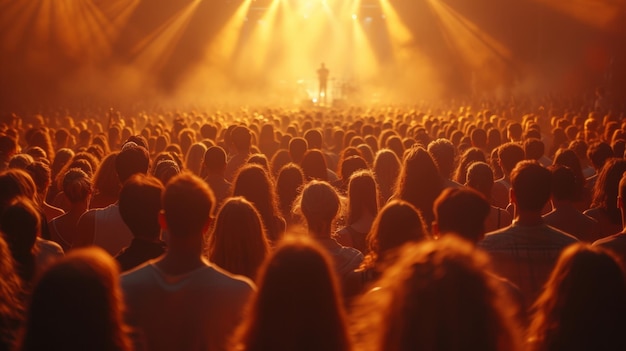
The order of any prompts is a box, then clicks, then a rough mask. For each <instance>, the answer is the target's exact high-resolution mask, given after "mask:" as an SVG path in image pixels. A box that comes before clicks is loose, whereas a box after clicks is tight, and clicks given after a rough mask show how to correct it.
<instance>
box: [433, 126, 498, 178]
mask: <svg viewBox="0 0 626 351" xmlns="http://www.w3.org/2000/svg"><path fill="white" fill-rule="evenodd" d="M486 137H487V136H486V135H485V139H486ZM428 153H429V154H430V156H431V157H432V158H433V160H434V161H435V164H436V165H437V169H438V170H439V175H441V178H442V179H443V181H444V187H446V188H449V187H452V188H460V187H461V186H462V185H461V184H459V183H457V182H455V181H454V180H452V173H453V172H454V169H455V167H454V166H455V161H456V148H455V147H454V144H452V142H451V141H449V140H448V139H443V138H439V139H437V140H434V141H431V142H430V144H428Z"/></svg>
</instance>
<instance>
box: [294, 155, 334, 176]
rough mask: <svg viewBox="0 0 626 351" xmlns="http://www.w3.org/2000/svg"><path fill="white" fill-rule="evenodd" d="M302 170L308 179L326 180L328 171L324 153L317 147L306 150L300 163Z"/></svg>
mask: <svg viewBox="0 0 626 351" xmlns="http://www.w3.org/2000/svg"><path fill="white" fill-rule="evenodd" d="M300 167H302V171H303V172H304V175H305V176H306V178H307V179H308V180H311V179H317V180H328V171H327V166H326V160H325V159H324V154H322V151H320V150H318V149H312V150H308V151H307V152H306V153H305V154H304V157H303V158H302V163H301V164H300Z"/></svg>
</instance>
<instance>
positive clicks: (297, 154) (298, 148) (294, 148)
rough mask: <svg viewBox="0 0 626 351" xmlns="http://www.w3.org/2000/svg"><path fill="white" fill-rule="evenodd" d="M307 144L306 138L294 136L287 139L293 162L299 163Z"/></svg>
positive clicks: (307, 146)
mask: <svg viewBox="0 0 626 351" xmlns="http://www.w3.org/2000/svg"><path fill="white" fill-rule="evenodd" d="M308 148H309V145H308V143H307V141H306V139H304V138H302V137H295V138H292V139H291V140H290V141H289V155H290V156H291V160H292V161H293V162H294V163H297V164H300V163H301V162H302V158H303V157H304V153H305V152H306V150H308Z"/></svg>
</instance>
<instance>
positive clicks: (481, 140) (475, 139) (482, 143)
mask: <svg viewBox="0 0 626 351" xmlns="http://www.w3.org/2000/svg"><path fill="white" fill-rule="evenodd" d="M470 139H471V140H472V146H473V147H478V148H481V149H483V148H486V147H487V132H486V131H485V130H484V129H482V128H476V129H474V130H472V133H471V134H470Z"/></svg>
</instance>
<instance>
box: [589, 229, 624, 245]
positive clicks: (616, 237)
mask: <svg viewBox="0 0 626 351" xmlns="http://www.w3.org/2000/svg"><path fill="white" fill-rule="evenodd" d="M592 245H593V246H600V247H613V246H616V245H619V246H626V233H624V232H621V233H617V234H613V235H610V236H607V237H606V238H602V239H598V240H596V241H594V242H593V244H592Z"/></svg>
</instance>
